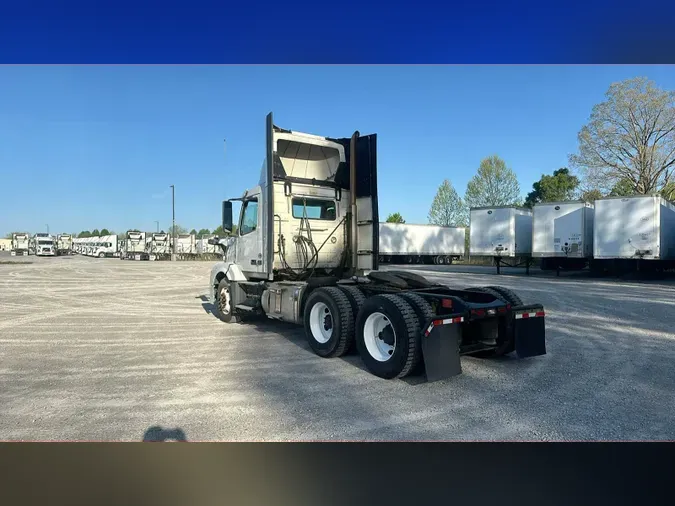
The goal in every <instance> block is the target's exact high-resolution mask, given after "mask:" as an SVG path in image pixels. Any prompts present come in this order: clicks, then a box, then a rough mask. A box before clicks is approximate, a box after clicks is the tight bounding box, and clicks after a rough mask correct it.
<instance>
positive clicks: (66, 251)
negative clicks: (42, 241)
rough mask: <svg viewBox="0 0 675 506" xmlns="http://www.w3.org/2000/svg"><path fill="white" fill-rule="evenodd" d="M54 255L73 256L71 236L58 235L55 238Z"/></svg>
mask: <svg viewBox="0 0 675 506" xmlns="http://www.w3.org/2000/svg"><path fill="white" fill-rule="evenodd" d="M56 254H57V255H72V254H73V236H72V235H71V234H59V235H58V236H56Z"/></svg>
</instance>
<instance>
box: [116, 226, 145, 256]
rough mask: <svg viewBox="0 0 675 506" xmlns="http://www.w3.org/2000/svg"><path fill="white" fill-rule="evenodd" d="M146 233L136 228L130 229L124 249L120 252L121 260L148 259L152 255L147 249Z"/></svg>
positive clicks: (125, 239)
mask: <svg viewBox="0 0 675 506" xmlns="http://www.w3.org/2000/svg"><path fill="white" fill-rule="evenodd" d="M145 242H146V234H145V232H139V231H136V230H129V231H127V233H126V236H125V238H124V250H123V251H121V252H120V259H121V260H148V258H150V255H148V252H147V251H146V247H147V246H146V243H145Z"/></svg>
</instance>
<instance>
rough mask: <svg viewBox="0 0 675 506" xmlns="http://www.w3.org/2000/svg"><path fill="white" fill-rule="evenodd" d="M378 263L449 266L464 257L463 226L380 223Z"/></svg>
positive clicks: (464, 232)
mask: <svg viewBox="0 0 675 506" xmlns="http://www.w3.org/2000/svg"><path fill="white" fill-rule="evenodd" d="M379 234H380V263H403V264H411V263H412V264H419V263H425V264H440V265H443V264H451V263H452V261H453V260H458V259H459V258H461V257H462V256H464V242H465V241H464V240H465V238H466V229H465V228H464V227H439V226H436V225H413V224H408V223H380V230H379Z"/></svg>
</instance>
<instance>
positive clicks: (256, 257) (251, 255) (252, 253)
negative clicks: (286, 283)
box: [237, 187, 266, 278]
mask: <svg viewBox="0 0 675 506" xmlns="http://www.w3.org/2000/svg"><path fill="white" fill-rule="evenodd" d="M263 204H264V202H263V195H262V192H261V191H260V187H258V188H256V189H255V190H253V191H252V192H251V193H249V194H248V195H247V196H246V198H245V199H244V201H243V202H242V204H241V214H240V217H239V226H238V229H237V235H238V236H239V237H238V238H237V263H238V264H239V266H240V267H241V270H242V271H243V272H244V273H246V274H247V275H248V276H250V277H254V278H256V277H261V276H262V277H265V276H266V273H265V272H264V265H263V263H264V262H263V212H262V210H263Z"/></svg>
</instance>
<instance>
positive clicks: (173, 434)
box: [143, 425, 187, 443]
mask: <svg viewBox="0 0 675 506" xmlns="http://www.w3.org/2000/svg"><path fill="white" fill-rule="evenodd" d="M178 441H180V442H186V441H187V438H186V437H185V432H184V431H183V429H180V428H176V429H163V428H162V427H160V426H159V425H154V426H152V427H150V428H149V429H148V430H146V431H145V434H144V435H143V442H152V443H159V442H178Z"/></svg>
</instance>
